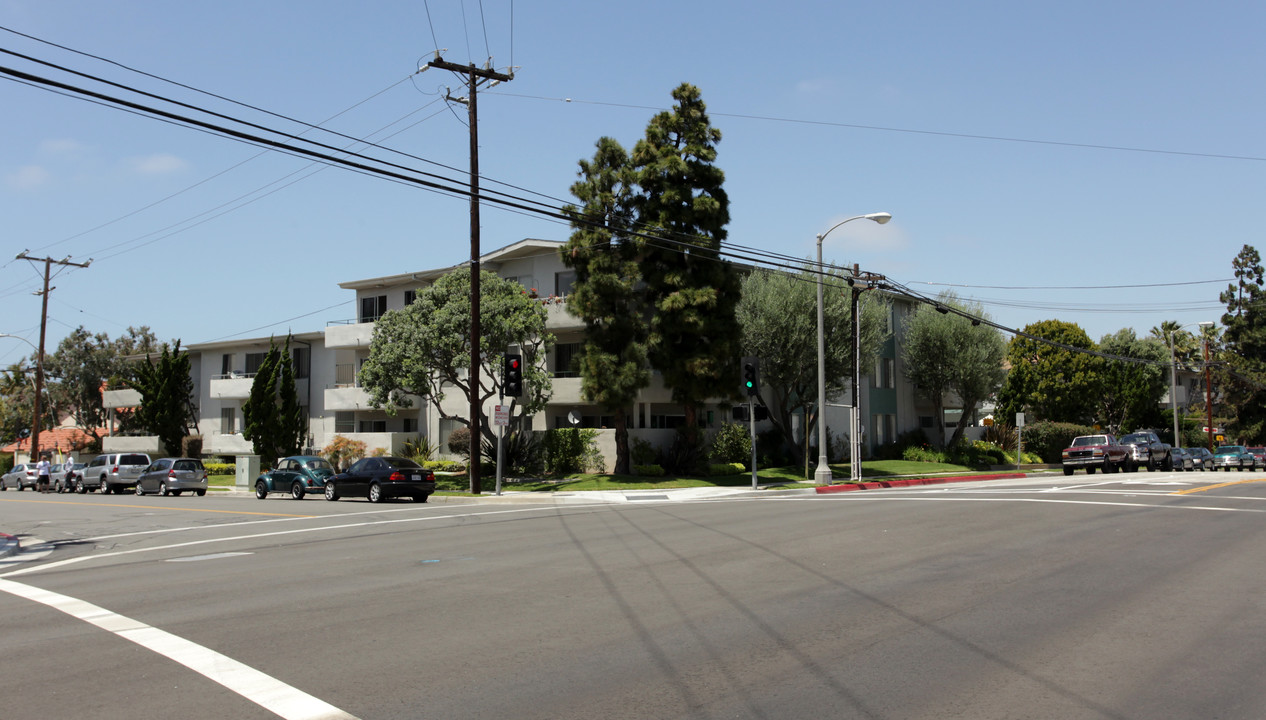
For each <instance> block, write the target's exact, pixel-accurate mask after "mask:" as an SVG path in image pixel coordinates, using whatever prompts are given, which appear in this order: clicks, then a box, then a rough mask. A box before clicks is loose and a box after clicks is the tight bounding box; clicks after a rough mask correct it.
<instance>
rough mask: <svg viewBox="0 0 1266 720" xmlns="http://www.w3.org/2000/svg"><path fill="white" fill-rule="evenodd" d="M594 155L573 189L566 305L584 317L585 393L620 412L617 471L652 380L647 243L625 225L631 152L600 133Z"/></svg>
mask: <svg viewBox="0 0 1266 720" xmlns="http://www.w3.org/2000/svg"><path fill="white" fill-rule="evenodd" d="M597 147H598V149H597V151H596V152H595V154H594V158H593V160H592V162H590V161H584V160H582V161H580V176H581V178H582V179H581V180H580V181H578V182H577V183H575V184H574V185H572V187H571V192H572V194H573V195H575V196H576V198H577V199H579V200H580V201H581V202H582V203H583V207H582V208H576V207H574V206H569V207H568V208H567V212H568V213H569V214H570V215H572V217H573V220H572V234H571V238H570V239H569V240H568V241H567V244H566V245H564V246H563V248H562V249H561V251H560V252H561V254H562V259H563V263H564V264H566V265H567V266H568V267H570V268H572V269H574V270H575V271H576V281H575V283H574V285H573V286H572V293H571V295H570V296H568V298H567V310H568V312H570V313H571V314H572V315H575V316H576V317H579V318H581V319H583V320H584V321H585V329H586V332H585V339H584V345H583V349H582V351H581V353H580V356H579V358H578V363H579V368H578V369H579V371H580V378H581V385H580V389H581V393H582V394H583V395H584V397H585V398H586V399H587V400H589V401H590V402H594V403H597V404H598V405H599V406H601V407H602V408H603V409H604V410H607V411H609V412H611V413H612V414H613V415H614V417H615V454H616V459H615V472H616V473H628V472H629V439H628V435H629V434H628V415H629V408H630V406H631V405H632V403H633V401H634V400H635V399H636V398H637V393H638V391H639V390H641V389H642V388H644V387H646V386H647V385H648V384H650V370H649V368H648V367H647V350H646V341H647V336H648V334H649V327H648V324H647V320H646V312H645V309H644V303H643V300H642V296H641V292H640V288H639V283H640V281H641V278H642V275H641V270H640V267H639V265H638V259H639V256H640V250H639V248H638V245H637V244H636V243H634V242H632V241H631V239H630V238H629V236H628V235H627V234H626V233H625V232H624V230H625V229H626V228H628V227H629V223H630V220H631V207H630V204H631V201H632V195H633V193H634V191H635V190H634V188H633V187H632V185H631V178H630V169H629V165H628V155H627V153H625V151H624V148H622V147H620V144H619V143H618V142H616V141H615V140H613V139H611V138H608V137H604V138H601V139H600V140H598V144H597Z"/></svg>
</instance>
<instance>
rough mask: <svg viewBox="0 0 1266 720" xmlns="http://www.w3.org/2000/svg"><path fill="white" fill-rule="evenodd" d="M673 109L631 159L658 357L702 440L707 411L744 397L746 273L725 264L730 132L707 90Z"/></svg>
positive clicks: (677, 93) (686, 91)
mask: <svg viewBox="0 0 1266 720" xmlns="http://www.w3.org/2000/svg"><path fill="white" fill-rule="evenodd" d="M672 96H673V99H674V100H675V101H676V103H675V104H674V106H673V109H672V110H671V111H665V112H661V113H659V114H657V115H656V116H655V117H653V118H652V119H651V121H650V123H649V124H648V125H647V127H646V135H645V137H644V138H642V139H641V140H639V141H638V142H637V144H636V145H635V146H634V148H633V153H632V156H631V157H630V162H631V167H632V170H633V173H634V176H633V179H634V181H635V182H636V183H637V186H638V189H639V191H638V193H637V194H636V195H635V196H634V197H633V199H632V205H633V210H634V215H635V220H636V221H637V223H638V228H639V229H640V230H641V231H642V232H644V233H651V234H654V235H656V236H658V237H662V238H664V239H663V240H654V241H650V240H643V241H642V242H641V243H640V244H641V249H642V253H641V258H640V264H641V270H642V278H643V280H644V282H645V285H644V288H645V290H644V292H645V294H646V299H647V304H648V306H649V308H650V311H651V316H650V317H651V331H650V337H649V346H648V350H649V357H650V361H651V365H652V366H653V367H655V368H656V369H658V370H659V371H660V372H661V373H662V375H663V377H664V384H665V385H666V386H667V387H668V388H670V389H671V390H672V397H673V401H674V402H677V403H680V404H681V405H682V406H683V408H684V411H685V427H684V430H685V432H686V433H687V435H688V436H689V437H690V438H692V439H694V440H697V438H698V406H699V404H701V403H702V402H704V401H706V400H708V399H710V398H715V397H737V393H738V366H737V363H736V361H735V360H736V358H738V357H740V356H741V355H742V352H741V347H740V341H741V336H742V333H741V329H740V327H739V324H738V321H737V320H736V319H735V316H734V309H735V306H736V305H737V304H738V300H739V296H740V290H739V279H738V275H737V273H736V272H735V271H734V268H733V267H732V266H731V265H730V263H728V262H725V261H722V260H721V257H720V249H721V242H722V241H723V240H725V237H726V231H725V226H726V224H727V223H728V222H729V220H730V210H729V206H730V201H729V197H728V196H727V195H726V193H725V190H724V189H723V188H722V187H721V185H722V183H723V181H724V180H725V174H724V173H723V172H722V171H721V169H720V168H718V167H717V166H716V165H715V164H714V163H715V161H716V157H717V152H716V145H717V143H718V142H720V140H721V131H720V130H717V129H716V128H714V127H712V125H711V123H710V122H709V120H708V115H707V111H706V107H705V105H704V103H703V100H702V99H701V97H700V92H699V89H698V88H696V87H694V86H692V85H690V84H686V83H683V84H682V85H680V86H679V87H677V89H675V90H674V91H673V93H672Z"/></svg>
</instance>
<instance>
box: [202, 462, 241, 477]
mask: <svg viewBox="0 0 1266 720" xmlns="http://www.w3.org/2000/svg"><path fill="white" fill-rule="evenodd" d="M202 467H204V468H206V470H207V474H208V475H236V474H237V463H226V462H208V463H202Z"/></svg>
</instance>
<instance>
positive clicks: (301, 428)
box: [242, 336, 307, 467]
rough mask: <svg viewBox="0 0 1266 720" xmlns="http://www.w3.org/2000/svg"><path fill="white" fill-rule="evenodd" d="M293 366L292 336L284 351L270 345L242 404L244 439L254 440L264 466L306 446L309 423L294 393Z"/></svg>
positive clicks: (270, 465) (287, 341)
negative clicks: (304, 440) (249, 391)
mask: <svg viewBox="0 0 1266 720" xmlns="http://www.w3.org/2000/svg"><path fill="white" fill-rule="evenodd" d="M293 365H294V361H293V359H292V358H291V355H290V337H289V336H287V337H286V344H285V347H284V349H279V348H278V347H277V346H276V344H270V346H269V348H268V354H267V355H265V356H264V360H263V362H261V363H260V365H259V369H258V370H257V371H256V373H255V379H254V381H253V382H252V383H251V393H250V396H249V397H248V398H247V400H246V402H245V403H243V404H242V418H243V424H242V437H243V438H245V439H247V440H250V441H251V446H252V447H253V448H254V450H255V454H256V455H259V460H260V463H261V464H262V465H263V466H264V467H272V466H273V465H274V464H275V463H276V462H277V459H278V458H282V457H285V456H287V455H294V454H296V453H298V452H299V450H300V449H301V448H302V447H303V438H304V435H305V434H306V432H305V431H306V424H307V421H306V418H305V417H304V416H303V408H302V407H300V405H299V396H298V393H297V392H296V390H295V382H294V367H293Z"/></svg>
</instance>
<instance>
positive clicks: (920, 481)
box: [814, 473, 1029, 495]
mask: <svg viewBox="0 0 1266 720" xmlns="http://www.w3.org/2000/svg"><path fill="white" fill-rule="evenodd" d="M1028 476H1029V474H1028V473H1001V474H992V475H955V476H953V477H930V478H909V479H905V480H879V481H874V482H864V483H849V484H847V485H823V486H822V487H819V488H815V489H814V491H815V492H817V493H818V494H819V495H825V494H828V493H839V492H852V491H855V490H881V489H887V488H903V487H918V486H920V485H944V484H945V483H955V482H974V481H979V480H1015V479H1018V478H1026V477H1028Z"/></svg>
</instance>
